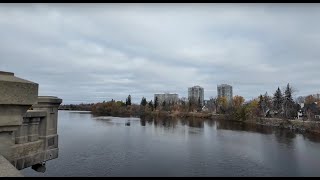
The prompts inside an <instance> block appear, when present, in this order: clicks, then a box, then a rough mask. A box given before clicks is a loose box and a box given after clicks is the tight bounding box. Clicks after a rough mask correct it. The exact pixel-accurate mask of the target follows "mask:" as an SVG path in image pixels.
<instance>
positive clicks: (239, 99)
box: [232, 95, 244, 108]
mask: <svg viewBox="0 0 320 180" xmlns="http://www.w3.org/2000/svg"><path fill="white" fill-rule="evenodd" d="M232 102H233V106H234V107H235V108H239V107H241V106H242V105H243V103H244V98H243V97H242V96H238V95H236V96H234V97H233V101H232Z"/></svg>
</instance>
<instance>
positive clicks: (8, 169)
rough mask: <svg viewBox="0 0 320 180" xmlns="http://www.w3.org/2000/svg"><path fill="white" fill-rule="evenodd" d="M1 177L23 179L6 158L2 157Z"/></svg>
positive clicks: (0, 163) (0, 160)
mask: <svg viewBox="0 0 320 180" xmlns="http://www.w3.org/2000/svg"><path fill="white" fill-rule="evenodd" d="M0 177H23V175H22V174H21V173H20V171H18V170H17V169H16V168H15V167H14V166H13V165H12V164H11V163H10V162H9V161H8V160H7V159H6V158H4V157H3V156H1V155H0Z"/></svg>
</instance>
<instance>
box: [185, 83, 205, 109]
mask: <svg viewBox="0 0 320 180" xmlns="http://www.w3.org/2000/svg"><path fill="white" fill-rule="evenodd" d="M199 98H200V104H201V105H203V104H204V102H203V101H204V89H203V88H202V87H200V86H193V87H190V88H188V100H189V101H190V100H193V101H194V102H198V101H199Z"/></svg>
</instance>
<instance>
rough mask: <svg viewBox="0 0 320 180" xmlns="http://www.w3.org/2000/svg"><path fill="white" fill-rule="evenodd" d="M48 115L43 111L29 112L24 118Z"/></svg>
mask: <svg viewBox="0 0 320 180" xmlns="http://www.w3.org/2000/svg"><path fill="white" fill-rule="evenodd" d="M46 115H47V112H46V111H41V110H28V111H27V113H26V114H25V115H24V117H45V116H46Z"/></svg>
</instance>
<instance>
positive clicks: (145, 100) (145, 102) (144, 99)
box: [140, 97, 147, 106]
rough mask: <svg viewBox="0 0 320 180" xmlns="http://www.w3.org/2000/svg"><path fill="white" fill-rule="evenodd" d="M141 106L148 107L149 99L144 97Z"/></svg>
mask: <svg viewBox="0 0 320 180" xmlns="http://www.w3.org/2000/svg"><path fill="white" fill-rule="evenodd" d="M140 105H141V106H146V105H147V99H146V98H145V97H142V99H141V103H140Z"/></svg>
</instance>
